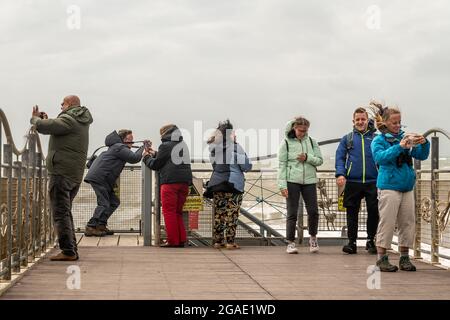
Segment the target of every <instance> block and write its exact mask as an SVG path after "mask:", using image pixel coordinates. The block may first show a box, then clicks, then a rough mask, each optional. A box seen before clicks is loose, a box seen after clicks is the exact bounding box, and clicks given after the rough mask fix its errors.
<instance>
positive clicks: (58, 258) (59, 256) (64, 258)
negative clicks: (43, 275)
mask: <svg viewBox="0 0 450 320" xmlns="http://www.w3.org/2000/svg"><path fill="white" fill-rule="evenodd" d="M50 260H51V261H76V260H78V256H77V255H74V256H68V255H65V254H64V253H62V252H60V253H58V254H57V255H56V256H53V257H50Z"/></svg>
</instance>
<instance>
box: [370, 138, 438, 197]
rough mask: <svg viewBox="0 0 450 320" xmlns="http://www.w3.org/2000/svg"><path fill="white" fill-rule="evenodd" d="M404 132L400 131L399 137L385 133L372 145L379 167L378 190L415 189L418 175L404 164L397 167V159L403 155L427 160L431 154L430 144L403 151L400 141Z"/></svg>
mask: <svg viewBox="0 0 450 320" xmlns="http://www.w3.org/2000/svg"><path fill="white" fill-rule="evenodd" d="M403 136H404V132H403V131H400V133H399V134H398V135H392V134H390V133H383V134H380V135H379V136H377V137H376V138H375V139H374V140H373V142H372V145H371V148H372V154H373V158H374V160H375V163H376V164H377V165H378V166H379V169H378V179H377V188H378V189H387V190H396V191H400V192H408V191H411V190H413V189H414V184H415V183H416V174H415V172H414V169H413V167H412V166H411V165H409V164H407V163H405V162H404V163H402V164H401V166H398V165H397V157H399V156H400V154H401V153H404V154H405V155H410V156H411V157H413V158H415V159H418V160H426V159H427V158H428V155H429V154H430V142H429V141H428V140H427V142H426V143H424V144H421V145H417V146H415V147H414V148H412V149H411V150H410V149H403V148H402V147H401V146H400V140H401V139H402V138H403Z"/></svg>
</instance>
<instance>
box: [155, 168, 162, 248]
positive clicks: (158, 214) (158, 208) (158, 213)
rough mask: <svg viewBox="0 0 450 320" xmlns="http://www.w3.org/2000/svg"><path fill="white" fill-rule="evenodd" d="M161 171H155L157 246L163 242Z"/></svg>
mask: <svg viewBox="0 0 450 320" xmlns="http://www.w3.org/2000/svg"><path fill="white" fill-rule="evenodd" d="M159 187H160V186H159V172H158V171H155V246H159V245H160V244H161V200H160V188H159Z"/></svg>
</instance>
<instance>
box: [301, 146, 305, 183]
mask: <svg viewBox="0 0 450 320" xmlns="http://www.w3.org/2000/svg"><path fill="white" fill-rule="evenodd" d="M300 145H301V146H302V153H304V150H303V143H302V140H300ZM302 166H303V182H302V183H303V184H304V183H305V161H302Z"/></svg>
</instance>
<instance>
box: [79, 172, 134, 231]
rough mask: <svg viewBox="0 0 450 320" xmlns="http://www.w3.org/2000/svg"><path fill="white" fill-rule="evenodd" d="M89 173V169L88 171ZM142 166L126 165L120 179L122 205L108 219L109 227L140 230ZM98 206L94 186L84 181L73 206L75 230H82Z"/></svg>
mask: <svg viewBox="0 0 450 320" xmlns="http://www.w3.org/2000/svg"><path fill="white" fill-rule="evenodd" d="M85 173H87V170H86V172H85ZM141 180H142V177H141V167H139V166H126V167H125V168H124V170H123V171H122V174H121V175H120V178H119V180H118V186H119V199H120V206H119V207H118V208H117V210H116V211H115V212H114V213H113V214H112V216H111V217H110V218H109V220H108V228H110V229H112V230H115V231H117V232H140V228H141V211H142V209H141V205H142V199H141V198H142V183H141ZM96 206H97V198H96V196H95V193H94V191H93V189H92V187H91V186H90V185H89V184H88V183H86V182H83V183H82V184H81V186H80V190H79V191H78V195H77V196H76V197H75V200H74V202H73V207H72V214H73V220H74V225H75V230H76V231H77V232H82V231H84V229H85V226H86V223H87V222H88V221H89V219H90V218H91V217H92V215H93V213H94V210H95V208H96Z"/></svg>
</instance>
